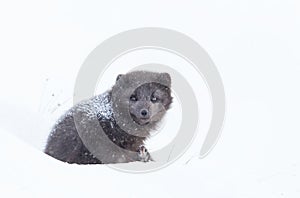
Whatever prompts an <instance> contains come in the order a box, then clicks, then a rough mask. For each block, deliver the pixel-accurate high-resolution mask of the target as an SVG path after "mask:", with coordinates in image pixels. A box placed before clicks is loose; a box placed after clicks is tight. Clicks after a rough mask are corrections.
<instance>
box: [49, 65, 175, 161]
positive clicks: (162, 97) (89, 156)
mask: <svg viewBox="0 0 300 198" xmlns="http://www.w3.org/2000/svg"><path fill="white" fill-rule="evenodd" d="M149 75H150V76H152V77H153V76H154V77H156V76H157V78H163V79H164V80H165V81H166V82H168V84H169V85H170V84H171V78H170V76H169V74H167V73H154V72H147V71H135V72H130V73H128V74H124V75H119V76H118V77H117V82H119V81H120V80H122V78H124V79H125V78H127V79H126V81H124V82H123V81H120V82H122V83H123V84H124V86H123V84H121V85H122V86H123V87H125V89H126V87H130V84H131V83H133V82H134V81H135V80H137V78H135V76H139V77H140V76H144V77H145V78H146V77H147V76H149ZM117 82H116V84H117ZM135 83H136V82H135ZM119 84H120V83H119ZM125 84H126V86H125ZM115 86H116V85H115ZM115 86H114V87H115ZM114 87H113V88H112V89H111V90H108V91H106V92H105V93H103V94H100V95H97V96H95V97H93V98H90V99H88V100H85V101H82V102H80V103H78V104H77V105H75V106H74V107H72V108H71V109H69V110H68V111H67V112H66V113H65V114H64V115H63V116H62V117H61V118H60V119H59V120H58V121H57V122H56V124H55V125H54V127H53V129H52V131H51V133H50V135H49V137H48V140H47V145H46V148H45V153H46V154H48V155H50V156H52V157H54V158H56V159H58V160H61V161H63V162H68V163H77V164H107V163H125V162H133V161H143V162H147V161H149V160H151V156H150V154H149V153H148V151H147V149H146V148H145V147H144V142H145V140H146V138H148V137H149V136H150V132H151V131H152V130H154V129H155V127H156V126H157V124H158V123H159V121H160V120H161V119H162V118H163V116H164V115H165V112H166V110H168V109H169V108H170V105H171V103H172V97H171V89H170V87H169V86H167V85H166V84H161V83H159V82H155V81H153V80H152V81H151V82H146V83H142V84H141V85H140V86H138V87H137V88H135V89H134V90H133V91H132V93H130V94H129V95H128V98H127V96H126V98H124V101H127V103H126V104H128V115H129V117H130V122H132V123H134V124H136V125H137V126H140V127H139V128H136V129H135V130H136V131H135V134H133V133H128V132H127V131H126V130H124V128H123V127H122V126H120V123H118V119H116V117H121V118H122V116H128V115H127V114H126V115H125V114H121V115H119V114H117V112H116V111H115V110H116V109H118V108H119V107H115V108H116V109H114V108H113V107H114V106H113V91H114ZM125 91H126V90H125ZM115 106H117V105H115ZM120 108H121V107H120ZM99 134H100V138H98V139H97V137H99ZM101 134H102V135H101ZM140 134H142V135H140ZM86 140H88V141H86ZM87 142H88V144H87ZM89 144H91V145H93V146H91V147H90V146H89ZM101 146H102V147H101ZM91 148H97V149H96V150H93V149H91Z"/></svg>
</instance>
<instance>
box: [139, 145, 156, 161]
mask: <svg viewBox="0 0 300 198" xmlns="http://www.w3.org/2000/svg"><path fill="white" fill-rule="evenodd" d="M137 152H138V159H139V161H141V162H149V161H153V160H152V158H151V156H150V153H149V152H148V150H147V149H146V147H145V146H140V147H139V149H138V151H137Z"/></svg>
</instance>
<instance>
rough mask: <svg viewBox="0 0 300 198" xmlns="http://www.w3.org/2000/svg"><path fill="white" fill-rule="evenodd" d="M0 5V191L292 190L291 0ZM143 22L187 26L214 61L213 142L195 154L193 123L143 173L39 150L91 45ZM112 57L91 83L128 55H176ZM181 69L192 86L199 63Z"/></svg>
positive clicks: (294, 67) (140, 60) (295, 37)
mask: <svg viewBox="0 0 300 198" xmlns="http://www.w3.org/2000/svg"><path fill="white" fill-rule="evenodd" d="M0 4H1V6H0V22H1V36H0V43H1V45H0V52H1V59H0V65H1V72H0V79H1V83H0V90H1V98H0V109H1V111H0V135H1V138H0V155H1V157H0V166H1V167H0V197H5V198H6V197H25V198H26V197H28V198H34V197H37V198H40V197H46V198H47V197H49V198H50V197H51V198H54V197H63V198H65V197H74V198H75V197H118V198H120V197H122V198H127V197H139V198H140V197H145V198H147V197H172V198H174V197H204V198H260V197H261V198H269V197H270V198H279V197H280V198H281V197H288V198H299V197H300V185H299V184H300V157H299V150H300V144H299V140H300V133H299V131H300V127H299V111H300V108H299V101H300V94H299V76H300V74H299V72H300V70H299V63H300V59H299V51H300V48H299V46H300V39H299V38H300V37H299V35H300V25H299V17H300V12H299V6H300V4H299V1H298V0H290V1H273V0H263V1H261V0H253V1H236V0H230V1H226V2H225V1H220V0H217V1H189V2H188V3H187V2H185V1H182V2H181V3H180V2H179V1H178V2H175V1H168V0H166V1H156V0H154V1H151V2H150V1H149V2H146V1H145V2H141V1H137V0H134V2H133V4H132V5H130V3H129V2H128V1H114V0H112V1H106V2H105V3H104V2H101V1H93V2H90V3H86V2H83V1H72V2H71V1H57V0H54V1H48V2H44V1H37V0H28V1H17V0H12V1H2V2H1V3H0ZM16 5H18V6H16ZM133 5H134V6H133ZM153 13H155V14H153ZM166 13H167V14H166ZM178 13H181V14H178ZM37 16H38V17H37ZM148 26H156V27H165V28H170V29H174V30H177V31H179V32H182V33H184V34H187V35H189V36H190V37H191V38H192V39H194V40H195V41H197V42H198V43H199V44H200V45H201V46H203V47H204V48H205V50H207V52H208V53H209V54H210V56H211V57H212V59H213V61H214V62H215V64H216V66H217V68H218V70H219V72H220V74H221V76H222V78H223V81H224V86H225V91H226V102H227V108H226V109H227V113H226V121H225V126H224V129H223V132H222V135H221V138H220V140H219V142H218V143H217V145H216V147H215V148H214V150H213V151H212V152H211V153H210V154H209V155H208V156H207V157H206V158H204V159H198V157H197V156H198V154H199V151H200V148H201V145H202V144H201V143H202V142H201V140H203V137H204V135H205V134H202V133H200V134H199V137H198V140H196V141H195V142H194V143H193V144H192V146H191V148H189V150H188V151H187V152H186V153H185V154H184V155H183V156H182V158H180V159H179V160H178V161H176V162H175V163H173V164H171V165H170V166H168V167H166V168H164V169H160V170H158V171H156V172H150V173H146V174H130V173H124V172H120V171H117V170H115V169H112V168H110V167H109V166H105V165H91V166H78V165H69V164H65V163H62V162H59V161H57V160H55V159H52V158H51V157H49V156H47V155H45V154H43V153H42V149H43V146H44V144H45V141H46V138H47V136H48V134H49V132H50V127H51V126H53V123H54V122H55V121H56V120H57V118H59V116H60V115H62V113H63V112H65V110H67V109H69V108H70V107H71V105H72V94H73V88H74V82H75V80H76V76H77V73H78V71H79V69H80V66H81V64H82V62H83V61H84V60H85V58H86V57H87V55H88V54H89V53H90V52H91V50H92V49H94V48H95V47H96V46H97V44H99V43H101V42H102V41H104V40H105V39H106V38H108V37H110V36H112V35H115V34H117V33H120V32H122V31H125V30H129V29H132V28H137V27H148ZM118 61H119V62H118ZM118 61H116V62H115V63H114V64H112V66H111V67H109V68H108V69H107V71H108V72H109V71H110V70H111V73H108V74H111V75H104V76H103V78H102V79H101V80H100V81H101V83H99V84H100V85H101V86H100V85H99V86H98V87H99V89H103V90H101V91H99V92H98V93H102V92H103V91H105V90H107V88H109V87H110V85H112V84H113V83H114V81H112V80H111V78H112V76H113V78H114V80H115V77H116V75H117V74H120V73H126V72H127V71H128V69H130V67H131V66H133V65H140V64H144V63H145V62H149V63H153V62H157V63H163V64H166V65H174V67H175V66H176V65H181V66H182V64H183V63H182V62H180V60H178V59H176V58H175V57H173V56H171V55H170V56H169V55H168V54H165V53H160V52H157V55H155V54H154V53H152V52H149V53H146V52H145V51H143V52H141V53H140V54H138V53H136V54H133V57H128V56H127V58H126V57H124V59H118ZM178 68H179V71H180V73H182V74H185V76H186V77H187V78H188V79H189V80H193V79H194V81H193V82H195V83H194V84H196V85H197V88H198V89H200V88H199V87H200V86H201V85H202V84H201V82H199V83H196V82H197V81H196V78H197V76H196V78H195V77H194V76H193V75H195V74H194V73H195V72H190V70H188V69H187V67H185V66H182V67H178ZM185 70H186V71H185ZM185 72H186V73H185ZM102 85H107V86H105V87H102ZM203 93H204V92H203ZM201 100H202V101H203V100H204V96H203V95H202V94H201ZM58 104H61V106H59V107H58ZM206 106H209V105H206ZM204 108H205V106H203V107H202V108H201V112H205V111H204ZM207 117H209V116H207V114H206V113H204V116H202V117H201V121H202V123H206V122H207V120H205V119H207ZM171 120H172V121H173V122H174V123H173V125H176V124H177V123H179V122H180V120H179V121H178V120H175V118H172V119H171ZM208 121H209V120H208ZM165 128H167V127H165ZM170 131H172V130H170ZM174 131H176V128H175V129H174ZM200 131H201V132H203V131H205V128H202V129H200ZM156 137H158V136H156ZM158 139H161V138H158ZM154 143H155V144H157V140H155V142H154ZM164 143H165V142H164ZM161 145H163V144H161ZM151 163H157V162H151Z"/></svg>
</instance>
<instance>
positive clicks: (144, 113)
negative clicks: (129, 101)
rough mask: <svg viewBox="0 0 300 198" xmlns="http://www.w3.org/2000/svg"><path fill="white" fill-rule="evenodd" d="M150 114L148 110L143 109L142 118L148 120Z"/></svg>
mask: <svg viewBox="0 0 300 198" xmlns="http://www.w3.org/2000/svg"><path fill="white" fill-rule="evenodd" d="M148 114H149V112H148V110H147V109H142V110H141V116H142V117H144V118H146V117H148Z"/></svg>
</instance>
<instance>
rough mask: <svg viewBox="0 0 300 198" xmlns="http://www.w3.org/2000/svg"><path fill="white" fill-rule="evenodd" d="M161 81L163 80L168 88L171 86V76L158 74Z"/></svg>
mask: <svg viewBox="0 0 300 198" xmlns="http://www.w3.org/2000/svg"><path fill="white" fill-rule="evenodd" d="M160 77H161V79H163V81H164V82H166V84H167V85H168V87H170V86H171V76H170V74H168V73H161V74H160Z"/></svg>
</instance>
